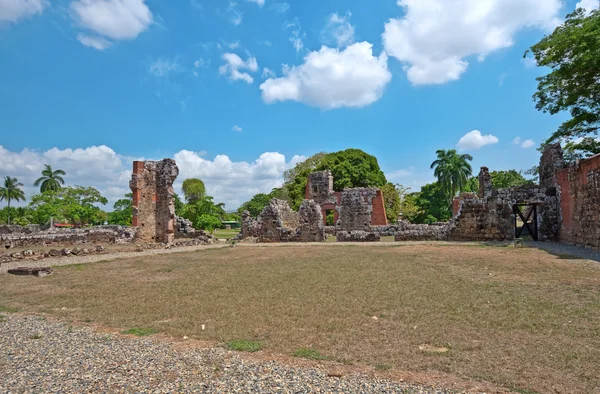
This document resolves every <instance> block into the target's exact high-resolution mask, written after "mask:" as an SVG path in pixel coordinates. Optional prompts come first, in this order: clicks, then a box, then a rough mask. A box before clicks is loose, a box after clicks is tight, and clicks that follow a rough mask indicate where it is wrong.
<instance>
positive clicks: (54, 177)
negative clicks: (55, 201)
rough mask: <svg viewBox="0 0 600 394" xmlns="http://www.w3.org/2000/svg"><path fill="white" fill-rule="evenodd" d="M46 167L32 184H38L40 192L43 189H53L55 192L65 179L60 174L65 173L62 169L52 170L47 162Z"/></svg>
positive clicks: (43, 190)
mask: <svg viewBox="0 0 600 394" xmlns="http://www.w3.org/2000/svg"><path fill="white" fill-rule="evenodd" d="M45 166H46V168H44V170H43V171H42V177H41V178H38V180H37V181H35V182H34V184H33V186H36V187H37V186H39V185H40V184H41V185H42V186H41V187H40V192H42V193H43V192H45V191H54V192H57V191H59V190H60V189H61V185H64V184H65V180H64V179H63V178H62V177H61V175H66V174H65V172H64V171H63V170H56V171H52V167H50V165H49V164H45Z"/></svg>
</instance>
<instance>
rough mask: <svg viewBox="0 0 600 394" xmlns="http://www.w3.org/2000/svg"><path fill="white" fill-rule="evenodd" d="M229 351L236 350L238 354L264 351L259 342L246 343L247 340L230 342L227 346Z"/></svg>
mask: <svg viewBox="0 0 600 394" xmlns="http://www.w3.org/2000/svg"><path fill="white" fill-rule="evenodd" d="M225 345H226V346H227V348H228V349H229V350H236V351H238V352H250V353H254V352H258V351H259V350H260V349H262V347H263V345H262V343H260V342H258V341H246V340H236V341H230V342H227V343H226V344H225Z"/></svg>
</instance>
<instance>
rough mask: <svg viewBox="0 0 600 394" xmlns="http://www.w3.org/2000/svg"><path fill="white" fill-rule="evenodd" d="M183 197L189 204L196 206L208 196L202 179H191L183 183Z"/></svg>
mask: <svg viewBox="0 0 600 394" xmlns="http://www.w3.org/2000/svg"><path fill="white" fill-rule="evenodd" d="M181 188H182V189H183V195H184V196H185V199H186V201H187V202H188V203H189V204H195V203H196V202H197V201H199V200H200V199H202V198H203V197H204V196H205V195H206V187H205V186H204V182H202V181H201V180H200V179H196V178H190V179H186V180H185V181H183V185H182V186H181Z"/></svg>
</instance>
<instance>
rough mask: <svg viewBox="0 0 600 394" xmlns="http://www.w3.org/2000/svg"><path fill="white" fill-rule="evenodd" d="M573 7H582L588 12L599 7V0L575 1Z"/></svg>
mask: <svg viewBox="0 0 600 394" xmlns="http://www.w3.org/2000/svg"><path fill="white" fill-rule="evenodd" d="M575 8H583V9H584V10H585V11H586V13H588V14H589V13H591V12H592V11H593V10H597V9H598V8H600V1H599V0H581V1H580V2H579V3H577V5H576V6H575Z"/></svg>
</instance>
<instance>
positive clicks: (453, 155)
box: [431, 149, 473, 201]
mask: <svg viewBox="0 0 600 394" xmlns="http://www.w3.org/2000/svg"><path fill="white" fill-rule="evenodd" d="M435 153H436V154H437V160H436V161H434V162H433V163H431V168H432V169H434V172H433V174H434V175H435V176H436V178H437V179H438V182H439V183H440V185H441V186H442V189H443V190H444V191H445V192H446V193H447V194H448V197H449V200H450V201H452V199H453V198H454V196H456V193H457V192H459V191H462V190H463V189H464V187H465V186H466V185H467V181H468V179H469V177H470V176H471V174H472V172H473V169H472V168H471V165H470V164H469V161H471V160H473V156H471V155H467V154H464V155H459V154H458V153H457V152H456V150H455V149H450V150H443V149H440V150H438V151H437V152H435Z"/></svg>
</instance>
